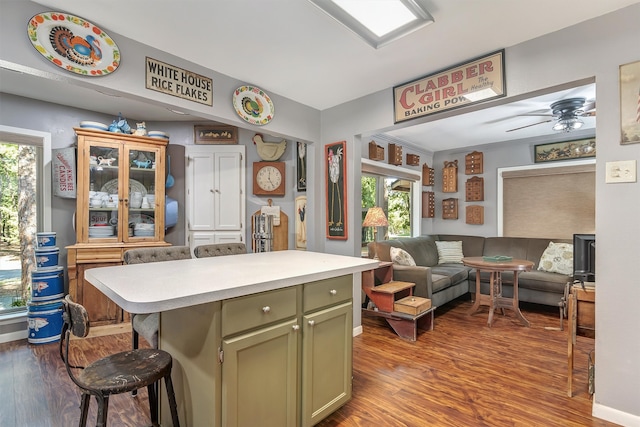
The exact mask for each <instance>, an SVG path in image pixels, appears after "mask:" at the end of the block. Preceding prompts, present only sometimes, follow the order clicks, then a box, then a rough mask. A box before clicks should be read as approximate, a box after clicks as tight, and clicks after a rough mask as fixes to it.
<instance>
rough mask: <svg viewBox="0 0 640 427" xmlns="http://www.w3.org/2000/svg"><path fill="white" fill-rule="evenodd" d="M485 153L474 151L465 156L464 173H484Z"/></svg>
mask: <svg viewBox="0 0 640 427" xmlns="http://www.w3.org/2000/svg"><path fill="white" fill-rule="evenodd" d="M483 157H484V156H483V154H482V153H481V152H480V151H474V152H473V153H469V154H467V155H466V156H464V173H465V175H478V174H482V169H483V166H482V163H483Z"/></svg>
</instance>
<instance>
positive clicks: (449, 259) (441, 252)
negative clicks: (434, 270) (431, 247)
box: [436, 241, 464, 264]
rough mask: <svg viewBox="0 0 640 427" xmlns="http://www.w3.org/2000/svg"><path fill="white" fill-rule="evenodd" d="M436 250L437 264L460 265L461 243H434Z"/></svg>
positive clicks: (462, 255)
mask: <svg viewBox="0 0 640 427" xmlns="http://www.w3.org/2000/svg"><path fill="white" fill-rule="evenodd" d="M436 247H437V248H438V264H448V263H456V264H462V258H463V257H464V254H463V253H462V241H456V242H440V241H438V242H436Z"/></svg>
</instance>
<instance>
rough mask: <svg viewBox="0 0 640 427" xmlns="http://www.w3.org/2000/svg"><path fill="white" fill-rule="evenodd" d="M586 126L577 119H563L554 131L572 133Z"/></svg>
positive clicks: (554, 126)
mask: <svg viewBox="0 0 640 427" xmlns="http://www.w3.org/2000/svg"><path fill="white" fill-rule="evenodd" d="M582 125H584V122H583V121H582V120H580V119H579V118H577V117H564V118H563V117H561V118H560V119H559V120H558V121H557V122H556V124H555V125H553V130H555V131H558V132H571V131H572V130H576V129H580V128H581V127H582Z"/></svg>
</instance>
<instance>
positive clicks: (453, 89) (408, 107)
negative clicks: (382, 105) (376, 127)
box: [393, 50, 507, 123]
mask: <svg viewBox="0 0 640 427" xmlns="http://www.w3.org/2000/svg"><path fill="white" fill-rule="evenodd" d="M506 94H507V91H506V85H505V78H504V50H500V51H497V52H494V53H492V54H489V55H487V56H484V57H481V58H477V59H474V60H472V61H470V62H466V63H464V64H460V65H457V66H455V67H453V68H449V69H447V70H444V71H441V72H439V73H435V74H431V75H428V76H425V77H422V78H420V79H418V80H414V81H411V82H408V83H405V84H403V85H400V86H396V87H394V88H393V102H394V113H395V123H399V122H403V121H405V120H411V119H415V118H418V117H422V116H426V115H429V114H433V113H439V112H441V111H446V110H450V109H452V108H458V107H462V106H465V105H470V104H475V103H477V102H480V101H486V100H488V99H493V98H500V97H502V96H505V95H506Z"/></svg>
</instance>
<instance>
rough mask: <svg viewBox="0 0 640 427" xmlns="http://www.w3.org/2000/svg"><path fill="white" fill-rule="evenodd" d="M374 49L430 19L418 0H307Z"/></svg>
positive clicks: (428, 21) (424, 23) (419, 26)
mask: <svg viewBox="0 0 640 427" xmlns="http://www.w3.org/2000/svg"><path fill="white" fill-rule="evenodd" d="M309 1H310V2H311V3H313V4H315V5H316V6H318V7H319V8H320V9H322V10H323V11H324V12H325V13H327V14H328V15H329V16H331V17H332V18H334V19H335V20H336V21H338V22H340V23H341V24H342V25H344V26H345V27H347V28H348V29H350V30H351V31H353V32H354V33H356V34H357V35H358V36H360V37H361V38H362V39H364V40H365V41H366V42H367V43H369V44H370V45H371V46H373V47H375V48H376V49H377V48H379V47H382V46H384V45H385V44H387V43H390V42H392V41H394V40H397V39H398V38H400V37H403V36H405V35H407V34H409V33H412V32H413V31H416V30H418V29H420V28H422V27H424V26H425V25H428V24H430V23H432V22H433V17H432V16H431V14H430V13H429V12H428V11H427V10H426V9H425V8H424V7H423V6H422V5H420V4H419V1H422V0H309Z"/></svg>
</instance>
